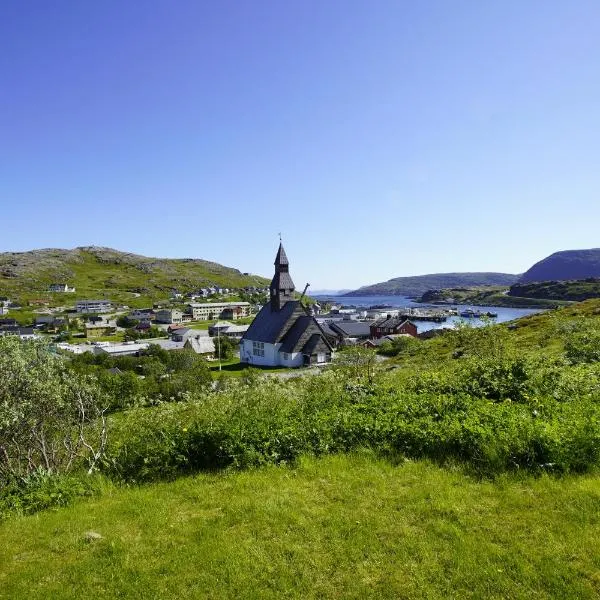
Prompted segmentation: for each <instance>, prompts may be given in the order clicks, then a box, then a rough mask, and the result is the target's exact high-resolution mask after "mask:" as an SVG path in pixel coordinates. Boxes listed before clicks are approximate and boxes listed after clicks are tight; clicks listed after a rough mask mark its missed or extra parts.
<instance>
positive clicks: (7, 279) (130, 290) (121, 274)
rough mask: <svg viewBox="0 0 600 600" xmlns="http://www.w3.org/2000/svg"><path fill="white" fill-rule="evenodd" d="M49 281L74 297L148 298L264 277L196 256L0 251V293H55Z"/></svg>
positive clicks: (89, 249)
mask: <svg viewBox="0 0 600 600" xmlns="http://www.w3.org/2000/svg"><path fill="white" fill-rule="evenodd" d="M52 283H66V284H68V285H69V286H74V287H75V288H76V290H77V291H76V295H77V297H78V298H83V297H102V298H109V299H111V300H118V299H127V300H128V301H129V300H130V299H131V298H134V299H135V298H136V297H138V298H140V299H141V300H142V301H148V300H149V299H152V298H156V297H157V296H160V297H164V296H165V294H168V293H169V292H171V291H172V290H173V289H177V290H178V291H180V292H182V293H183V292H187V291H191V290H195V289H198V288H200V287H206V286H210V285H215V286H220V287H227V288H241V287H247V286H264V285H268V280H267V279H265V278H263V277H259V276H256V275H248V274H243V273H241V272H240V271H238V270H237V269H234V268H231V267H226V266H223V265H220V264H218V263H215V262H211V261H207V260H202V259H198V258H153V257H147V256H142V255H139V254H133V253H130V252H121V251H119V250H115V249H113V248H105V247H101V246H82V247H78V248H74V249H70V250H67V249H59V248H45V249H41V250H30V251H27V252H3V253H0V295H8V296H11V297H16V298H20V299H28V298H31V297H38V298H39V297H48V296H54V295H50V294H48V293H47V290H48V286H49V285H50V284H52ZM138 295H139V296H138ZM130 303H131V302H130Z"/></svg>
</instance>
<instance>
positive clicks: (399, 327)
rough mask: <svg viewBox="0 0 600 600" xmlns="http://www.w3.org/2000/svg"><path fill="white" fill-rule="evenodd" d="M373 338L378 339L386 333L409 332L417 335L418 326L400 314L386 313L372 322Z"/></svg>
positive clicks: (414, 335)
mask: <svg viewBox="0 0 600 600" xmlns="http://www.w3.org/2000/svg"><path fill="white" fill-rule="evenodd" d="M370 329H371V336H370V337H371V338H373V339H378V338H381V337H384V336H386V335H397V334H399V333H407V334H409V335H412V336H413V337H417V326H416V325H415V324H414V323H413V322H411V321H409V320H408V319H406V318H404V317H400V316H392V315H386V316H385V317H382V318H380V319H377V321H374V322H373V323H371V327H370Z"/></svg>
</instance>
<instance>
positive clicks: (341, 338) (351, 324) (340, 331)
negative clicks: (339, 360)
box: [328, 321, 371, 346]
mask: <svg viewBox="0 0 600 600" xmlns="http://www.w3.org/2000/svg"><path fill="white" fill-rule="evenodd" d="M328 325H329V328H330V329H331V330H332V331H333V332H334V333H335V334H336V336H337V338H338V343H339V344H342V345H345V346H349V345H353V344H356V343H357V342H359V341H361V340H366V339H368V338H369V337H371V324H370V323H363V322H359V321H334V322H332V323H328Z"/></svg>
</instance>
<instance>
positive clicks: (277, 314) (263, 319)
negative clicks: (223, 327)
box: [243, 300, 300, 344]
mask: <svg viewBox="0 0 600 600" xmlns="http://www.w3.org/2000/svg"><path fill="white" fill-rule="evenodd" d="M298 304H300V303H299V301H298V300H290V301H289V302H286V303H285V304H284V305H283V306H282V307H281V310H272V308H271V303H268V304H265V305H264V306H263V307H262V308H261V309H260V312H259V313H258V314H257V315H256V318H255V319H254V321H252V323H251V324H250V327H248V331H246V333H245V334H244V338H243V339H248V340H253V341H255V342H266V343H268V344H274V343H275V342H277V341H279V337H280V335H282V334H283V333H284V331H283V330H284V328H285V326H286V324H287V322H288V321H289V319H290V318H291V317H292V315H293V314H294V311H295V310H296V308H297V307H298Z"/></svg>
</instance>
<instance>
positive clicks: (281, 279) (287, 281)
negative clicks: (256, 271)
mask: <svg viewBox="0 0 600 600" xmlns="http://www.w3.org/2000/svg"><path fill="white" fill-rule="evenodd" d="M271 289H276V290H294V289H296V286H295V285H294V282H293V281H292V277H291V275H290V274H289V273H288V272H287V271H280V272H279V271H278V272H277V273H275V275H273V279H272V280H271Z"/></svg>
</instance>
